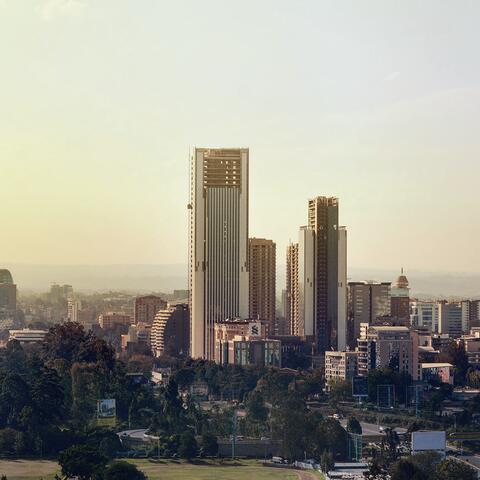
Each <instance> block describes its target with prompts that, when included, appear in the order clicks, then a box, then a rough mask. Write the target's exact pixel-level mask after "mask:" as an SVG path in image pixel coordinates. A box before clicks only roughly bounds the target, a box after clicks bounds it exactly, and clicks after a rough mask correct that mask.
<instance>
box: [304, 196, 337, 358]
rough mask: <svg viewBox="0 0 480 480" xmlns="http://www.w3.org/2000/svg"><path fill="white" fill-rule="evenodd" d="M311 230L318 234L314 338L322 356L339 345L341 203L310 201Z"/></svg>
mask: <svg viewBox="0 0 480 480" xmlns="http://www.w3.org/2000/svg"><path fill="white" fill-rule="evenodd" d="M308 226H309V228H311V229H312V230H313V231H314V232H315V294H314V297H315V307H314V308H315V334H316V343H317V352H318V353H322V352H325V350H329V349H330V347H331V346H335V345H336V341H337V332H338V199H337V198H335V197H315V198H313V199H311V200H309V201H308Z"/></svg>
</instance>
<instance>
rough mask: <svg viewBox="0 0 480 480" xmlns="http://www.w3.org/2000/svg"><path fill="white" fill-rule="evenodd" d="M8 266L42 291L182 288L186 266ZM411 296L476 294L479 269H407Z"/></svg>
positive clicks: (355, 272) (353, 276)
mask: <svg viewBox="0 0 480 480" xmlns="http://www.w3.org/2000/svg"><path fill="white" fill-rule="evenodd" d="M0 268H8V269H9V270H10V271H11V273H12V275H13V279H14V281H15V283H16V284H17V285H18V288H19V290H20V291H22V290H24V291H27V290H31V291H36V292H45V291H47V290H48V289H49V288H50V285H51V284H52V283H60V284H64V283H66V284H70V285H72V286H73V287H74V289H75V290H77V291H105V290H127V291H132V292H150V291H163V292H171V291H173V290H179V289H186V288H187V284H188V268H187V265H183V264H172V265H62V266H58V265H27V264H11V263H0ZM398 274H399V272H398V271H394V270H378V269H366V268H350V269H349V272H348V278H349V281H360V280H377V281H389V282H394V281H395V279H396V278H397V276H398ZM406 275H407V277H408V279H409V281H410V287H411V292H412V296H417V297H420V298H423V297H441V298H448V297H466V298H467V297H468V298H480V273H479V274H466V273H454V272H452V273H441V272H437V273H436V272H422V271H417V270H412V271H407V272H406ZM284 285H285V265H278V266H277V295H278V296H280V294H281V291H282V289H283V288H285V287H284Z"/></svg>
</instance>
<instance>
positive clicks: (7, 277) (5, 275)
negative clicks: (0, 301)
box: [0, 268, 13, 283]
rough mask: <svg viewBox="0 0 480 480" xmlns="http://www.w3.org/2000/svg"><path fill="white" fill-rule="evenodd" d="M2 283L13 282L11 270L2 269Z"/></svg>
mask: <svg viewBox="0 0 480 480" xmlns="http://www.w3.org/2000/svg"><path fill="white" fill-rule="evenodd" d="M0 283H13V278H12V274H11V273H10V271H9V270H6V269H4V268H3V269H0Z"/></svg>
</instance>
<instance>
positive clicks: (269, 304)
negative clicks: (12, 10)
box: [249, 238, 276, 334]
mask: <svg viewBox="0 0 480 480" xmlns="http://www.w3.org/2000/svg"><path fill="white" fill-rule="evenodd" d="M275 259H276V246H275V243H274V242H273V241H272V240H267V239H265V238H250V240H249V272H250V285H249V297H250V302H249V303H250V318H258V319H260V320H265V321H266V322H267V323H268V326H269V333H270V334H274V333H275V280H276V276H275V271H276V269H275Z"/></svg>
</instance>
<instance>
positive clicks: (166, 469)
mask: <svg viewBox="0 0 480 480" xmlns="http://www.w3.org/2000/svg"><path fill="white" fill-rule="evenodd" d="M129 462H131V463H134V464H135V465H137V466H138V467H139V468H140V469H141V470H143V471H144V472H145V473H146V474H147V476H148V478H149V480H297V479H298V478H299V476H298V475H297V473H295V472H293V471H291V470H286V469H280V468H270V467H263V466H262V465H261V464H260V463H259V462H257V461H255V460H235V461H232V460H227V459H224V460H198V461H195V462H194V463H189V462H185V461H183V460H178V461H174V460H160V461H158V462H157V461H150V460H143V459H142V460H129ZM59 470H60V469H59V467H58V464H57V463H56V462H52V461H49V460H0V476H1V475H6V476H7V478H8V480H39V479H43V480H53V478H54V477H55V474H56V473H59ZM302 477H303V478H305V479H308V480H310V479H312V480H313V479H314V478H322V477H321V476H320V474H314V473H308V474H307V473H306V472H305V473H304V474H303V475H302Z"/></svg>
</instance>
